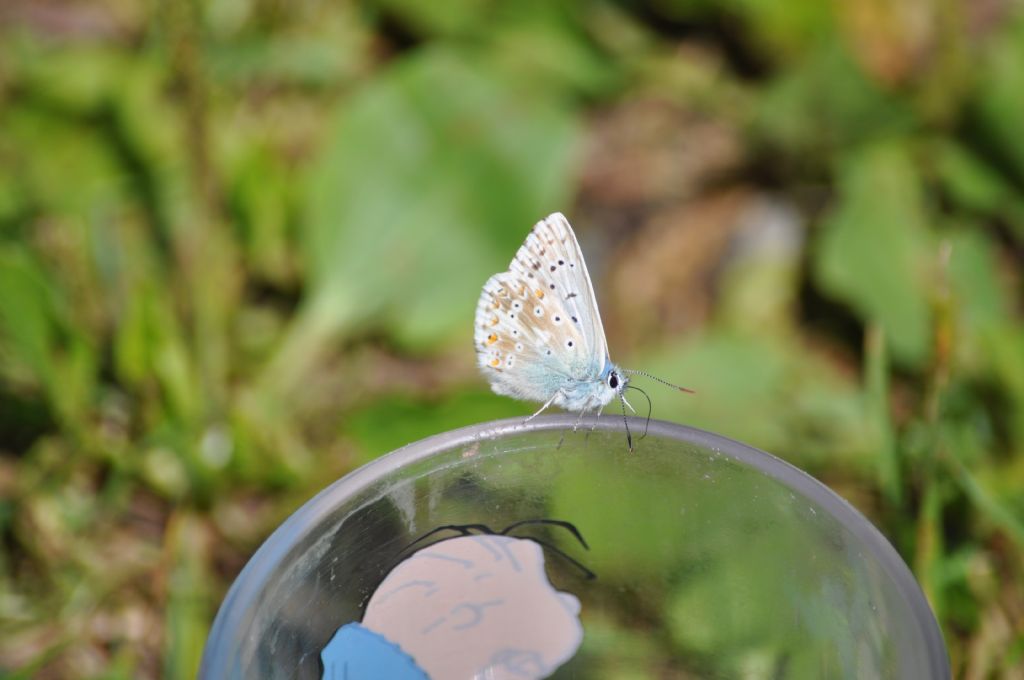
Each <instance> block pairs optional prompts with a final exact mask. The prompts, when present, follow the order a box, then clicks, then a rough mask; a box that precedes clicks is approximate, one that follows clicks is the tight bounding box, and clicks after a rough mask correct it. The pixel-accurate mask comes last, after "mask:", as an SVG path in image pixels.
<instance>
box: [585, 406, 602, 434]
mask: <svg viewBox="0 0 1024 680" xmlns="http://www.w3.org/2000/svg"><path fill="white" fill-rule="evenodd" d="M604 407H605V404H601V405H600V406H598V407H597V413H596V414H595V415H594V424H593V425H591V426H590V429H589V430H587V436H586V437H584V438H583V441H584V443H586V442H587V441H589V440H590V434H591V433H592V432H593V431H594V430H596V429H597V420H598V418H600V417H601V413H603V412H604Z"/></svg>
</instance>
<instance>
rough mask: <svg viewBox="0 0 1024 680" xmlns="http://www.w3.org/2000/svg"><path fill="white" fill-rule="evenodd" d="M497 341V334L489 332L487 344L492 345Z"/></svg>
mask: <svg viewBox="0 0 1024 680" xmlns="http://www.w3.org/2000/svg"><path fill="white" fill-rule="evenodd" d="M497 341H498V334H497V333H491V334H490V335H488V336H487V344H488V345H493V344H494V343H496V342H497Z"/></svg>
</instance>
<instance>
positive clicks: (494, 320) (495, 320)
mask: <svg viewBox="0 0 1024 680" xmlns="http://www.w3.org/2000/svg"><path fill="white" fill-rule="evenodd" d="M491 325H492V326H497V325H498V317H494V318H492V319H491Z"/></svg>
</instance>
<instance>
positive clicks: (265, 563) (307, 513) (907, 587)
mask: <svg viewBox="0 0 1024 680" xmlns="http://www.w3.org/2000/svg"><path fill="white" fill-rule="evenodd" d="M628 420H629V423H630V425H631V426H632V427H631V428H630V429H631V430H632V431H633V432H639V431H642V430H643V428H644V423H645V420H646V419H644V418H638V417H630V418H628ZM576 422H577V417H576V416H575V415H572V414H567V413H566V414H557V415H547V416H538V417H537V418H534V419H532V420H530V421H529V422H524V420H523V418H521V417H520V418H506V419H503V420H494V421H489V422H484V423H478V424H475V425H469V426H466V427H462V428H458V429H455V430H450V431H448V432H442V433H440V434H436V435H432V436H429V437H426V438H425V439H421V440H419V441H416V442H413V443H411V444H406V445H405V446H402V447H401V448H398V449H395V450H394V451H392V452H390V453H388V454H385V455H383V456H381V457H380V458H377V459H375V460H373V461H371V462H369V463H367V464H365V465H363V466H361V467H359V468H356V469H355V470H353V471H352V472H349V473H348V474H346V475H345V476H343V477H341V478H340V479H337V480H335V481H334V482H333V483H331V484H330V485H328V486H327V487H326V488H324V489H323V490H322V491H320V492H319V493H317V494H316V495H315V496H314V497H313V498H311V499H310V500H308V501H306V503H304V504H303V505H302V507H300V508H299V509H298V510H296V511H295V512H294V513H293V514H292V515H291V516H290V517H289V518H288V519H287V520H285V521H284V522H283V523H282V524H281V525H280V526H279V527H278V528H277V529H275V530H274V532H273V533H272V534H271V535H270V537H269V538H267V540H266V541H264V542H263V544H262V545H261V546H260V547H259V548H258V549H257V550H256V552H255V553H254V554H253V555H252V557H251V558H250V559H249V561H248V562H247V563H246V565H245V567H244V568H243V569H242V571H241V572H240V573H239V574H238V576H237V577H236V578H235V581H234V583H233V584H232V585H231V588H230V589H229V590H228V593H227V595H226V596H225V598H224V601H223V602H222V603H221V606H220V608H219V609H218V611H217V616H216V618H215V619H214V621H213V626H212V627H211V629H210V633H209V636H208V637H207V640H206V646H205V648H204V649H203V658H202V662H201V665H200V668H199V675H198V677H199V678H200V680H215V679H216V680H219V679H220V678H227V677H229V669H228V665H227V664H228V661H229V659H228V658H226V655H225V654H224V653H222V652H219V651H218V650H223V649H229V648H230V647H231V645H230V644H228V643H229V642H230V641H231V638H232V637H233V636H236V635H238V634H239V626H240V624H241V623H242V622H243V621H244V619H245V616H246V614H247V612H248V611H249V610H250V609H251V608H252V607H253V606H254V605H255V604H256V599H257V597H258V596H259V593H260V592H261V591H262V589H263V585H264V583H265V582H266V580H267V578H268V577H269V576H270V575H271V574H273V573H274V571H275V569H276V567H277V565H278V564H280V562H281V561H282V560H283V559H284V558H285V557H287V555H288V554H289V552H290V551H291V549H292V547H293V546H294V545H295V544H296V543H297V542H298V541H299V540H300V539H301V537H302V536H303V535H304V534H305V533H306V532H307V531H309V530H310V529H311V528H312V527H314V526H316V525H317V523H318V522H319V521H320V520H322V519H324V518H325V517H326V516H327V515H328V514H329V513H330V512H331V511H332V509H333V508H335V507H337V505H338V504H339V503H340V502H341V501H343V500H344V499H345V498H348V497H350V496H353V495H355V494H357V493H359V492H360V491H362V490H364V489H367V488H369V487H370V486H372V485H373V484H375V483H376V482H377V481H379V480H381V479H382V478H384V477H385V476H387V475H389V474H390V473H392V472H394V471H395V470H397V469H398V468H401V467H403V466H405V465H409V464H412V463H415V462H418V461H421V460H425V459H427V458H429V457H431V456H433V455H435V454H437V453H440V452H441V451H445V450H448V449H452V448H456V447H459V446H466V445H470V444H472V443H473V442H476V441H480V440H483V439H490V440H495V439H499V438H501V437H504V436H508V435H519V434H523V433H530V432H549V431H562V432H564V431H566V430H570V431H571V430H572V429H573V426H574V425H575V424H576ZM583 423H584V424H585V425H586V427H588V428H595V429H597V430H600V431H602V432H621V433H622V436H623V449H625V436H626V434H625V424H624V422H623V420H622V419H619V418H608V417H605V418H594V417H591V418H586V419H584V420H583ZM647 430H648V433H649V434H651V435H656V436H659V437H662V438H665V439H674V440H677V441H683V442H687V443H691V444H696V445H698V446H702V447H705V448H710V449H714V450H716V451H717V452H719V453H721V454H722V455H723V456H726V457H728V458H731V459H733V460H736V461H738V462H741V463H744V464H746V465H748V466H750V467H752V468H754V469H756V470H759V471H760V472H762V473H764V474H765V475H767V476H769V477H771V478H772V479H774V480H776V481H778V482H780V483H782V484H783V485H785V486H786V487H788V488H790V489H791V490H793V491H795V492H798V493H800V494H801V495H802V496H804V497H805V498H807V499H809V500H811V501H813V502H814V503H815V504H817V505H818V506H819V507H820V508H822V509H824V510H825V511H826V512H827V513H829V514H830V515H831V516H832V517H833V518H834V519H835V520H836V521H837V522H838V523H839V524H840V525H841V526H843V527H844V528H845V529H846V530H847V531H849V532H850V533H851V534H853V535H854V536H855V537H856V538H857V539H858V540H860V541H861V542H862V544H863V545H864V547H865V548H866V549H867V550H869V551H870V552H871V553H873V554H874V556H875V558H876V559H877V561H878V563H879V565H880V566H881V568H882V570H883V571H884V572H885V573H886V575H887V576H888V577H889V578H891V579H892V581H893V583H894V584H895V585H896V588H897V590H898V592H899V593H900V594H901V595H902V597H903V598H904V599H905V600H906V603H907V605H908V609H909V610H910V611H911V612H912V614H913V617H914V619H915V620H916V622H917V624H918V627H919V630H920V631H921V636H922V638H923V640H924V642H925V647H926V654H927V658H928V661H929V663H930V664H931V665H932V669H931V670H932V671H933V672H932V674H931V677H935V678H950V677H951V674H950V673H951V671H950V666H949V657H948V655H947V652H946V647H945V643H944V642H943V638H942V632H941V630H940V629H939V625H938V623H937V621H936V620H935V616H934V614H933V613H932V610H931V607H930V606H929V605H928V601H927V599H926V598H925V596H924V593H923V592H922V591H921V587H920V586H919V585H918V583H917V580H916V579H915V578H914V576H913V574H911V572H910V569H909V568H908V567H907V565H906V563H904V561H903V559H902V558H901V557H900V556H899V553H897V552H896V549H895V548H894V547H893V546H892V545H891V544H890V543H889V541H888V540H887V539H886V538H885V536H883V535H882V533H881V532H880V531H879V530H878V529H877V528H876V527H875V526H874V525H873V524H872V523H871V522H870V521H868V519H867V518H866V517H864V515H862V514H861V513H860V511H858V510H857V509H856V508H854V507H853V506H852V505H851V504H850V503H849V502H847V501H846V500H845V499H844V498H842V497H841V496H839V495H838V494H837V493H835V492H834V491H832V490H831V489H830V488H828V487H827V486H825V485H824V484H823V483H821V482H819V481H818V480H816V479H815V478H814V477H812V476H811V475H809V474H807V473H806V472H804V471H803V470H801V469H799V468H797V467H796V466H794V465H792V464H790V463H787V462H786V461H784V460H782V459H781V458H778V457H776V456H774V455H772V454H770V453H767V452H765V451H762V450H760V449H757V448H754V447H752V446H748V445H746V444H743V443H741V442H738V441H736V440H734V439H729V438H728V437H723V436H721V435H718V434H714V433H712V432H708V431H706V430H701V429H698V428H695V427H689V426H686V425H679V424H677V423H672V422H668V421H664V420H651V421H650V424H649V426H648V428H647ZM636 449H637V450H636V452H635V453H633V454H630V455H643V444H642V442H640V443H638V444H637V446H636Z"/></svg>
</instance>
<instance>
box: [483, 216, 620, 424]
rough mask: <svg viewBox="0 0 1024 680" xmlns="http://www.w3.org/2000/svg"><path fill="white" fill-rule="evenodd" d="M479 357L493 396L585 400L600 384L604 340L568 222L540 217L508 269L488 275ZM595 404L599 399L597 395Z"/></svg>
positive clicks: (604, 355) (603, 360) (533, 399)
mask: <svg viewBox="0 0 1024 680" xmlns="http://www.w3.org/2000/svg"><path fill="white" fill-rule="evenodd" d="M474 342H475V345H476V350H477V361H478V363H479V365H480V368H481V370H482V371H483V372H484V374H485V375H486V376H487V378H488V380H489V381H490V383H491V386H492V388H493V389H494V391H495V392H497V393H499V394H505V395H508V396H512V397H516V398H520V399H529V400H532V401H539V402H546V401H547V400H548V399H550V398H551V397H552V396H555V393H556V392H558V391H560V390H561V391H562V392H563V393H564V395H565V398H564V399H559V400H556V403H560V404H562V405H565V404H580V403H589V402H590V398H591V396H592V395H594V394H596V393H597V392H598V391H599V388H600V387H601V383H600V374H601V371H602V370H603V368H604V365H605V362H606V359H607V344H606V341H605V336H604V329H603V327H602V326H601V318H600V314H599V312H598V310H597V304H596V300H595V298H594V292H593V286H592V284H591V281H590V276H589V274H588V273H587V269H586V263H585V262H584V261H583V255H582V253H581V252H580V248H579V244H578V243H577V241H576V237H575V235H574V234H573V232H572V228H571V227H570V226H569V223H568V222H567V221H566V219H565V218H564V217H563V216H562V215H561V214H559V213H555V214H553V215H551V216H550V217H548V218H547V219H545V220H542V221H541V222H538V223H537V224H536V225H535V226H534V228H533V230H532V231H531V232H530V235H529V236H528V237H527V238H526V242H525V243H524V244H523V246H522V247H521V248H520V249H519V251H518V252H517V253H516V256H515V258H514V259H513V260H512V264H511V266H510V268H509V271H507V272H503V273H501V274H496V275H495V276H492V277H491V278H490V279H489V280H488V281H487V283H486V284H485V285H484V289H483V291H482V292H481V295H480V300H479V302H478V303H477V312H476V323H475V331H474ZM601 401H605V400H604V399H602V400H601Z"/></svg>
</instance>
